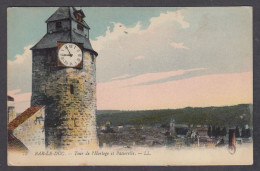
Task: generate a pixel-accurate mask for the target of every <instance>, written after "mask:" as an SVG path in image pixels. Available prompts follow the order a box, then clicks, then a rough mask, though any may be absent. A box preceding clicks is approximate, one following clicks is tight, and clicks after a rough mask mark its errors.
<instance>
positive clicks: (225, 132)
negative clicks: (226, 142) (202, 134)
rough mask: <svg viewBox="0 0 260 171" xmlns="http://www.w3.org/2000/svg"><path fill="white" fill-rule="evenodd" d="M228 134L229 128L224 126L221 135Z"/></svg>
mask: <svg viewBox="0 0 260 171" xmlns="http://www.w3.org/2000/svg"><path fill="white" fill-rule="evenodd" d="M226 135H227V129H226V127H225V126H224V128H223V129H222V131H221V136H226Z"/></svg>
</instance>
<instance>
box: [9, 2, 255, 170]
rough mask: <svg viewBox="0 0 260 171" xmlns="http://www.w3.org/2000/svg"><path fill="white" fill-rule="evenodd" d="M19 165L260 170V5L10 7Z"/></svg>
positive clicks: (13, 157) (12, 113)
mask: <svg viewBox="0 0 260 171" xmlns="http://www.w3.org/2000/svg"><path fill="white" fill-rule="evenodd" d="M7 14H8V15H7V26H8V27H7V30H8V33H7V38H8V50H7V52H8V57H7V58H8V64H7V67H8V74H7V78H8V85H7V87H8V93H7V104H8V113H7V116H8V121H7V122H8V127H7V129H8V142H7V146H8V165H9V166H178V165H179V166H187V165H189V166H193V165H251V164H253V45H252V42H253V37H252V35H253V34H252V29H253V28H252V7H245V6H243V7H153V8H151V7H131V8H129V7H9V8H8V10H7Z"/></svg>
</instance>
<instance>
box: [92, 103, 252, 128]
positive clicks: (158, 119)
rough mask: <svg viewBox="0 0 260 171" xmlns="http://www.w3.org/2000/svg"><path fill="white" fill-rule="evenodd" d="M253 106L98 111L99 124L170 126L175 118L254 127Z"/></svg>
mask: <svg viewBox="0 0 260 171" xmlns="http://www.w3.org/2000/svg"><path fill="white" fill-rule="evenodd" d="M252 108H253V107H252V104H239V105H235V106H222V107H204V108H203V107H187V108H182V109H162V110H143V111H119V110H102V111H97V124H98V125H100V124H103V123H105V122H106V121H111V122H112V125H114V126H116V125H127V124H129V125H150V126H151V125H155V124H168V123H169V122H170V120H171V118H174V119H175V121H176V123H179V124H187V125H189V124H203V125H204V124H205V125H216V126H243V125H246V124H248V125H250V126H251V125H252V123H251V120H252Z"/></svg>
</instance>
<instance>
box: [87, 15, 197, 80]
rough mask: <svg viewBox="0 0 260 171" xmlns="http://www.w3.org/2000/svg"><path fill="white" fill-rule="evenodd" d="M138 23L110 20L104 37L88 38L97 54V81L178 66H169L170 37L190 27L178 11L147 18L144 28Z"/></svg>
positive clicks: (170, 53)
mask: <svg viewBox="0 0 260 171" xmlns="http://www.w3.org/2000/svg"><path fill="white" fill-rule="evenodd" d="M141 26H142V24H141V23H140V22H137V23H136V24H135V25H134V26H132V27H127V26H125V25H124V24H123V23H115V22H114V23H113V27H111V28H110V27H107V30H106V33H105V35H104V36H99V37H97V38H96V40H92V41H91V42H92V45H93V48H94V49H95V50H97V51H98V53H99V57H98V59H97V80H98V82H104V81H109V80H111V78H112V77H114V75H118V73H121V74H122V75H125V74H130V75H140V74H144V73H148V72H159V71H160V72H162V71H171V70H178V69H181V68H173V67H172V66H174V65H171V64H172V62H173V60H174V59H173V57H172V55H174V56H175V54H174V49H173V48H171V46H170V43H171V42H174V39H175V38H174V37H175V35H176V34H179V32H180V30H185V29H187V28H189V26H190V25H189V23H188V22H187V21H184V16H183V15H182V10H179V11H168V12H165V13H161V14H160V15H159V16H158V17H153V18H151V19H150V24H149V26H148V27H147V28H145V29H143V28H142V27H141ZM126 32H127V34H126ZM133 56H134V58H133ZM176 57H177V56H175V57H174V58H176ZM168 59H169V60H168ZM163 63H164V64H163ZM168 65H171V66H170V67H169V66H168ZM192 68H196V67H192ZM104 71H105V72H104Z"/></svg>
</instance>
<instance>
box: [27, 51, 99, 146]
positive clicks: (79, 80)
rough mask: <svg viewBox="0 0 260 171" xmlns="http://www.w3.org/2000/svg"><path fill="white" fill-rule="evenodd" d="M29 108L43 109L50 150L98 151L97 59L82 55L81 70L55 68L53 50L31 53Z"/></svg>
mask: <svg viewBox="0 0 260 171" xmlns="http://www.w3.org/2000/svg"><path fill="white" fill-rule="evenodd" d="M34 54H35V56H34V57H33V62H35V63H34V65H35V66H34V67H33V93H32V100H31V102H32V105H39V104H41V105H46V120H45V131H46V134H45V135H46V142H45V143H46V146H47V147H48V148H49V149H64V150H65V149H74V148H77V149H88V148H91V149H93V148H97V147H98V140H97V132H96V61H95V60H96V59H95V58H96V57H95V56H93V54H91V52H88V51H84V54H83V56H84V57H83V68H82V69H76V68H58V67H56V64H57V57H56V56H57V55H56V54H57V52H56V49H52V50H46V53H44V52H39V53H34Z"/></svg>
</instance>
